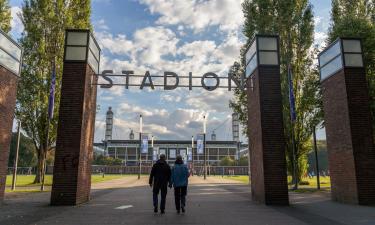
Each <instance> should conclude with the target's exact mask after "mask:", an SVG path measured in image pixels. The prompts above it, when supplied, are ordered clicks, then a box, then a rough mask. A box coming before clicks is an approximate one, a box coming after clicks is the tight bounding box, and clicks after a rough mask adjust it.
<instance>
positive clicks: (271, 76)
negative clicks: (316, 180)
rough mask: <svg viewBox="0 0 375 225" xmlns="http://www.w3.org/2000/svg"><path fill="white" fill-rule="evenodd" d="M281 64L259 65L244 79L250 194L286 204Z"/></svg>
mask: <svg viewBox="0 0 375 225" xmlns="http://www.w3.org/2000/svg"><path fill="white" fill-rule="evenodd" d="M280 84H281V82H280V68H279V67H266V66H259V67H258V69H256V70H255V72H254V74H253V86H254V87H253V89H252V88H251V86H252V85H251V79H250V78H249V79H248V81H247V94H248V132H249V143H250V146H249V148H250V149H249V150H250V171H251V190H252V198H253V200H255V201H258V202H262V203H265V204H267V205H288V204H289V197H288V184H287V173H286V159H285V139H284V128H283V113H282V97H281V87H280Z"/></svg>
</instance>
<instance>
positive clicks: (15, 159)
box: [12, 120, 21, 191]
mask: <svg viewBox="0 0 375 225" xmlns="http://www.w3.org/2000/svg"><path fill="white" fill-rule="evenodd" d="M20 134H21V121H20V120H19V121H18V128H17V148H16V156H15V157H14V164H13V179H12V191H14V190H15V189H16V181H17V166H18V153H19V150H20Z"/></svg>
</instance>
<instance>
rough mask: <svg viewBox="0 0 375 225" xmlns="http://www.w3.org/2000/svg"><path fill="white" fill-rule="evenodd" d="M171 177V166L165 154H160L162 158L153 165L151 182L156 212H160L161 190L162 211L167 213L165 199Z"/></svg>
mask: <svg viewBox="0 0 375 225" xmlns="http://www.w3.org/2000/svg"><path fill="white" fill-rule="evenodd" d="M170 179H171V168H170V167H169V165H168V163H167V162H166V161H165V155H164V154H162V155H160V159H159V160H158V161H157V162H156V163H155V164H154V165H153V166H152V170H151V174H150V179H149V184H150V187H152V188H153V189H152V193H153V203H154V212H155V213H157V212H158V195H159V192H160V195H161V199H160V212H161V214H164V213H165V199H166V197H167V189H168V182H169V181H170Z"/></svg>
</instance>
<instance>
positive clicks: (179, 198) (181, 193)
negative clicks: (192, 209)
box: [174, 186, 187, 210]
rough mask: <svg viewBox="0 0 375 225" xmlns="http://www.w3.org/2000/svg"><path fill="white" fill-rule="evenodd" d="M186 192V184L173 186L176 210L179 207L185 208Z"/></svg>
mask: <svg viewBox="0 0 375 225" xmlns="http://www.w3.org/2000/svg"><path fill="white" fill-rule="evenodd" d="M186 193H187V186H184V187H175V188H174V202H175V204H176V210H180V208H181V207H182V208H185V205H186Z"/></svg>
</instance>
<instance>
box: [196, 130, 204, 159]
mask: <svg viewBox="0 0 375 225" xmlns="http://www.w3.org/2000/svg"><path fill="white" fill-rule="evenodd" d="M203 148H204V144H203V134H199V135H198V136H197V153H198V154H204V149H203Z"/></svg>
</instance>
